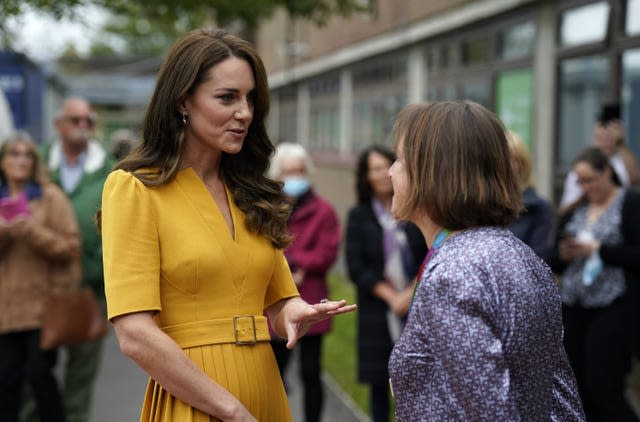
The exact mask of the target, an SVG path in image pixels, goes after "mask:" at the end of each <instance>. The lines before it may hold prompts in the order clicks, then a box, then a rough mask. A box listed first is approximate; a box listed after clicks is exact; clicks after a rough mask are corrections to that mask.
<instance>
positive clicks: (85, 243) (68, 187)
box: [43, 97, 113, 422]
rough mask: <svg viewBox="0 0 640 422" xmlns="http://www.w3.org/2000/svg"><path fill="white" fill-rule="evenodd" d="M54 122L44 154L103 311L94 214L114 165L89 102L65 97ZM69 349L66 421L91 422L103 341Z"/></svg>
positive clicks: (85, 276)
mask: <svg viewBox="0 0 640 422" xmlns="http://www.w3.org/2000/svg"><path fill="white" fill-rule="evenodd" d="M54 124H55V127H56V130H57V132H58V138H57V139H55V140H54V141H53V142H52V143H50V144H48V145H46V146H45V148H44V151H43V155H44V158H45V162H46V163H47V166H48V167H49V170H50V172H51V176H52V179H53V181H54V182H56V183H57V184H58V185H60V187H61V188H62V189H63V190H64V192H65V193H66V194H67V195H68V197H69V199H70V200H71V203H72V205H73V208H74V210H75V213H76V217H77V219H78V225H79V227H80V232H81V237H82V252H81V259H82V273H83V280H82V283H83V284H84V285H88V286H90V287H91V288H92V290H93V292H94V293H95V295H96V298H97V299H98V302H99V303H101V305H102V306H103V309H105V308H106V306H105V298H104V279H103V275H102V245H101V241H100V237H99V233H98V230H97V228H96V224H95V215H96V212H97V211H98V210H99V209H100V207H101V200H102V186H103V184H104V181H105V179H106V177H107V175H108V174H109V172H110V171H111V168H112V166H113V161H112V160H111V158H110V156H109V154H107V152H106V151H105V149H104V148H103V147H102V145H101V143H100V142H98V141H97V140H95V139H94V138H93V136H94V129H95V125H96V114H95V113H94V112H93V110H92V108H91V106H90V104H89V103H88V102H87V101H86V100H85V99H83V98H78V97H73V98H68V99H66V100H65V101H64V102H63V104H62V107H61V108H60V111H59V112H58V114H57V115H56V117H55V120H54ZM105 314H106V312H105ZM67 350H68V359H67V362H66V368H65V371H64V385H63V388H62V391H63V399H64V402H65V407H66V410H67V420H68V421H69V422H87V421H88V420H89V416H90V409H91V396H92V392H93V384H94V380H95V378H96V375H97V372H98V367H99V365H100V358H101V352H102V340H96V341H90V342H86V343H81V344H78V345H74V346H70V347H68V349H67Z"/></svg>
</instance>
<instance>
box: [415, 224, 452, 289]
mask: <svg viewBox="0 0 640 422" xmlns="http://www.w3.org/2000/svg"><path fill="white" fill-rule="evenodd" d="M450 234H451V230H449V229H442V230H440V232H439V233H438V234H437V235H436V238H435V239H434V241H433V245H431V247H430V248H429V251H428V252H427V256H425V257H424V260H423V261H422V265H420V269H419V270H418V278H417V279H416V286H415V287H414V288H413V296H415V295H416V291H417V290H418V284H420V279H421V278H422V273H423V272H424V269H425V268H426V267H427V263H428V262H429V260H430V259H431V257H432V256H433V255H434V254H435V253H436V251H437V250H438V249H440V246H442V244H443V243H444V241H445V240H447V237H449V235H450Z"/></svg>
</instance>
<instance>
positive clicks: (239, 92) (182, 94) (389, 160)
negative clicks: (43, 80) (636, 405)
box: [0, 30, 640, 422]
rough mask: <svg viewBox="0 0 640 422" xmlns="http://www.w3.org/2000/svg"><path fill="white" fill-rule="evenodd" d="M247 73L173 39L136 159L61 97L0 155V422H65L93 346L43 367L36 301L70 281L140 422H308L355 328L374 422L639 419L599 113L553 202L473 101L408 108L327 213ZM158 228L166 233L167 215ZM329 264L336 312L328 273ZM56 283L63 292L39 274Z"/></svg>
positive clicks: (632, 324) (631, 189)
mask: <svg viewBox="0 0 640 422" xmlns="http://www.w3.org/2000/svg"><path fill="white" fill-rule="evenodd" d="M268 109H269V94H268V87H267V78H266V72H265V69H264V65H263V63H262V60H261V58H260V57H259V56H258V54H257V53H256V52H255V50H254V49H253V48H252V47H251V46H250V44H248V43H247V42H246V41H244V40H242V39H241V38H239V37H236V36H233V35H230V34H228V33H225V32H223V31H217V30H196V31H192V32H190V33H188V34H186V35H185V36H183V37H182V38H181V39H180V40H178V41H177V42H176V44H174V46H173V47H172V48H171V49H170V50H169V51H168V53H167V55H166V57H165V60H164V63H163V65H162V67H161V69H160V72H159V74H158V79H157V83H156V87H155V90H154V92H153V95H152V97H151V99H150V103H149V106H148V109H147V112H146V115H145V118H144V121H143V133H142V135H141V138H140V141H138V140H137V139H136V137H135V136H134V135H133V133H132V132H130V131H128V130H120V131H117V132H115V133H114V134H113V135H112V137H111V142H110V145H111V149H107V148H105V146H104V145H103V144H102V143H101V142H99V141H98V140H97V139H95V129H96V125H97V115H96V113H95V112H94V111H93V109H92V107H91V105H90V104H89V103H88V102H87V101H86V100H85V99H83V98H77V97H73V98H68V99H66V100H65V101H64V102H63V103H62V104H61V107H60V110H59V112H58V114H57V115H56V116H55V120H54V125H55V128H56V132H57V136H56V139H54V140H53V141H51V142H49V143H46V144H45V145H44V146H43V147H42V148H38V147H37V146H36V145H35V143H34V142H33V141H32V140H31V139H30V138H29V136H28V134H26V133H24V132H20V131H18V132H15V133H13V134H12V135H11V136H9V137H8V138H6V139H4V140H3V143H2V145H1V146H0V274H1V275H0V420H2V421H8V422H13V421H16V422H17V421H22V422H30V421H37V420H40V421H55V422H57V421H69V422H84V421H88V420H89V417H90V416H89V415H90V409H91V404H92V401H93V397H92V386H93V384H94V381H95V378H96V374H97V371H98V368H99V365H100V360H101V353H102V346H103V344H102V343H103V340H102V339H99V340H95V341H90V342H83V343H80V344H74V345H68V346H65V349H66V355H67V359H65V360H64V368H62V377H61V379H57V377H56V375H54V367H55V366H56V364H57V363H58V355H59V351H58V350H56V349H53V350H42V349H41V348H40V346H39V335H40V333H39V330H40V326H41V322H42V321H41V317H40V316H41V313H42V307H43V306H44V305H43V303H44V297H45V295H46V293H47V292H49V291H54V290H56V289H69V288H77V286H89V287H90V288H91V290H92V292H93V294H94V295H95V297H96V299H97V300H98V302H99V303H100V305H101V307H102V309H103V312H104V317H105V319H108V320H109V321H110V322H111V324H112V325H113V327H114V331H115V334H116V337H117V340H118V342H119V345H120V348H121V351H122V353H123V354H124V355H126V356H128V357H129V358H131V359H132V360H133V361H134V362H135V363H136V364H137V365H139V366H140V367H141V368H142V369H143V370H144V371H145V372H146V373H147V374H148V375H149V381H148V385H147V390H146V393H145V397H144V403H142V410H141V417H140V420H141V421H165V422H168V421H209V420H216V421H217V420H220V421H266V422H269V421H274V422H276V421H277V422H281V421H288V420H291V413H290V409H289V404H288V400H287V385H286V384H285V383H284V382H283V379H284V373H285V371H286V369H287V368H288V366H289V365H288V364H289V361H290V358H291V352H292V349H293V348H294V347H296V346H297V347H298V349H299V359H300V364H299V367H300V374H299V375H300V378H301V380H302V387H303V389H304V394H303V397H304V399H303V402H304V406H303V408H304V420H305V421H306V422H317V421H320V420H321V415H322V411H323V405H324V390H323V383H322V381H321V377H320V375H321V370H322V366H321V354H322V345H323V338H324V336H325V334H327V333H328V332H330V330H331V326H332V324H331V320H332V318H334V317H336V316H339V315H342V314H345V313H350V312H353V311H356V310H357V312H356V321H357V347H356V350H357V368H356V372H357V379H358V381H359V382H361V383H363V384H365V385H367V386H368V388H369V392H370V400H369V401H370V405H371V408H370V414H371V416H372V419H373V421H374V422H383V421H389V420H390V418H393V417H395V419H396V420H398V421H421V420H425V421H426V420H492V421H493V420H505V421H507V420H508V421H511V420H562V421H583V420H586V421H589V422H591V421H609V420H615V421H637V420H638V416H637V414H636V413H635V412H634V410H633V409H632V406H631V405H630V404H629V401H628V399H627V397H626V392H625V391H626V389H627V385H626V382H627V381H626V379H627V374H628V373H629V370H630V367H631V364H632V361H633V359H634V358H635V357H637V356H638V355H639V354H640V353H639V352H640V348H639V346H640V344H638V343H639V338H638V335H637V333H638V328H640V310H639V309H638V308H639V307H638V306H637V305H638V303H640V302H639V300H640V286H638V283H640V221H639V220H640V219H639V218H638V216H639V215H640V214H638V212H637V210H638V207H640V193H638V192H637V191H636V189H635V188H636V186H637V185H638V182H639V181H640V180H639V179H640V167H639V166H638V163H637V161H636V160H635V158H634V156H633V153H632V152H631V151H630V150H629V149H628V148H627V147H626V146H625V144H624V129H623V126H622V123H621V120H620V110H619V107H618V106H617V105H605V106H604V107H603V109H602V111H601V113H600V115H599V116H597V119H596V120H597V121H596V123H595V125H594V130H593V139H592V145H591V146H589V147H588V148H586V149H584V150H583V151H581V152H580V154H579V155H578V156H577V157H576V158H575V160H574V161H573V163H572V166H571V171H570V172H569V174H568V176H567V179H566V182H565V188H564V192H563V195H562V199H561V201H560V202H559V205H558V207H554V206H553V204H552V202H551V201H549V200H547V199H544V198H542V197H541V196H540V195H539V194H538V193H537V191H536V188H535V183H534V181H533V178H532V167H533V164H532V158H531V156H530V155H529V152H528V148H527V146H526V144H525V143H524V141H523V140H522V139H521V138H520V137H519V136H518V134H516V133H513V132H510V131H508V130H506V129H505V127H504V126H503V125H502V123H501V122H500V120H499V119H498V118H497V117H496V116H495V115H494V114H493V113H492V112H490V111H489V110H487V109H485V108H484V107H482V106H481V105H479V104H476V103H474V102H471V101H447V102H433V103H424V104H413V105H409V106H407V107H406V108H405V109H404V110H402V111H401V112H400V114H399V115H398V116H397V119H396V121H395V124H394V129H393V132H392V133H391V134H390V137H391V139H392V141H391V142H390V144H389V145H387V146H382V145H373V146H370V147H368V148H366V149H365V150H363V151H360V152H359V156H358V158H357V160H356V161H355V165H354V174H353V177H354V181H355V186H354V188H355V192H354V193H355V201H354V205H353V207H352V208H351V209H350V210H349V212H348V214H347V215H346V216H344V217H345V225H344V229H343V227H342V224H341V218H340V217H341V216H339V215H338V213H337V212H336V210H335V209H334V206H333V205H332V204H331V203H330V202H329V201H328V200H327V199H326V198H325V197H323V196H322V194H320V193H319V192H318V191H317V190H316V189H315V188H314V185H313V183H312V180H313V175H314V167H315V166H314V163H313V160H312V154H311V153H310V152H309V151H308V150H307V149H305V147H304V146H303V145H301V144H297V143H288V142H284V143H279V144H277V145H274V144H273V143H272V142H271V140H270V139H269V136H268V134H267V129H266V124H265V119H266V115H267V112H268ZM178 221H179V222H180V224H177V222H178ZM341 244H342V245H343V246H344V263H345V269H346V275H347V278H348V279H349V280H350V281H351V282H352V283H353V286H354V287H355V290H356V303H357V305H356V304H349V303H347V301H346V300H343V299H341V298H332V294H331V292H330V291H329V288H328V282H327V277H328V274H329V272H330V270H331V269H332V267H333V265H334V264H335V262H336V259H337V258H338V256H339V254H340V247H341ZM59 267H64V268H66V269H67V271H68V272H67V273H66V274H76V275H77V276H75V277H71V276H68V277H62V278H61V277H53V276H52V274H54V273H55V271H53V270H52V268H59Z"/></svg>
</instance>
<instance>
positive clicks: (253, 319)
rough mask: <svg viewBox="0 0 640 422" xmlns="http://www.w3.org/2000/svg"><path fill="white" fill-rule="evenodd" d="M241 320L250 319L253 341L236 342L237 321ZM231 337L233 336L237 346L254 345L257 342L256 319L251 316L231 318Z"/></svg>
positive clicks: (238, 329)
mask: <svg viewBox="0 0 640 422" xmlns="http://www.w3.org/2000/svg"><path fill="white" fill-rule="evenodd" d="M243 318H251V329H252V330H253V340H238V332H239V331H240V328H238V320H240V319H243ZM233 335H234V336H235V339H236V344H237V345H244V344H255V343H256V342H257V341H258V339H257V337H256V318H255V317H254V316H253V315H236V316H234V317H233Z"/></svg>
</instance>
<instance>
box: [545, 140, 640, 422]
mask: <svg viewBox="0 0 640 422" xmlns="http://www.w3.org/2000/svg"><path fill="white" fill-rule="evenodd" d="M572 170H573V171H574V173H575V174H576V176H577V180H578V182H579V184H580V187H581V189H582V191H583V194H582V197H581V198H580V199H579V200H578V201H577V202H575V203H574V204H573V205H571V206H569V207H568V208H567V209H566V210H565V211H564V213H563V214H562V215H561V217H560V221H559V223H558V230H557V234H556V243H555V247H554V249H553V253H552V255H551V259H550V260H549V265H550V266H551V268H552V269H553V270H554V272H556V273H557V274H559V275H560V292H561V294H562V302H563V309H562V310H563V319H564V327H565V336H564V342H565V347H566V349H567V354H568V356H569V360H570V361H571V365H572V366H573V369H574V371H575V374H576V378H577V381H578V387H579V388H580V394H581V395H582V401H583V403H584V408H585V413H586V415H587V419H588V420H589V421H590V422H593V421H596V422H597V421H637V420H638V417H637V416H636V415H635V414H634V412H633V410H632V409H631V407H630V406H629V404H628V402H627V400H626V398H625V387H626V376H627V373H628V372H629V369H630V367H631V362H632V352H633V351H634V349H635V351H636V352H637V343H638V338H639V336H638V327H639V325H638V303H639V299H638V287H639V283H640V213H639V212H638V209H639V208H640V194H639V193H638V192H637V191H634V190H633V189H630V188H625V187H624V186H622V184H621V181H620V179H619V178H618V175H617V173H616V172H615V170H614V169H613V166H612V164H611V162H610V160H609V159H608V157H607V156H606V155H605V154H604V153H603V152H602V151H601V150H600V149H598V148H595V147H591V148H587V149H585V150H584V151H582V152H581V153H580V154H579V155H578V157H577V158H576V159H575V160H574V162H573V168H572Z"/></svg>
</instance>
